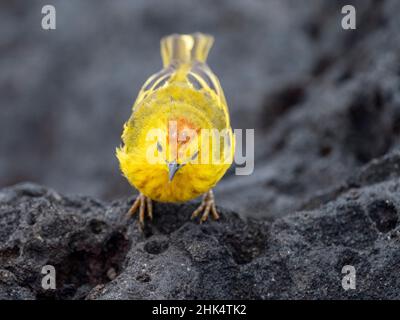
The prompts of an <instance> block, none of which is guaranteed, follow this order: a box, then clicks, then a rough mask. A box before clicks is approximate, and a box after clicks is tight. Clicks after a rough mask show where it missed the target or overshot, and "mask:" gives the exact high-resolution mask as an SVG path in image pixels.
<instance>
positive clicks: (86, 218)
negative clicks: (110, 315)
mask: <svg viewBox="0 0 400 320" xmlns="http://www.w3.org/2000/svg"><path fill="white" fill-rule="evenodd" d="M399 167H400V153H392V154H390V155H387V156H385V157H383V158H381V159H378V160H374V161H372V162H371V163H369V164H367V165H366V166H364V167H363V168H362V169H361V170H360V171H359V172H357V173H356V174H354V175H353V176H352V177H351V178H349V180H348V182H346V183H343V185H342V186H341V187H340V188H338V189H337V190H336V191H335V192H332V193H330V194H326V195H321V196H318V197H316V198H315V199H313V200H310V202H309V203H307V204H304V207H305V208H306V207H308V208H309V209H308V210H303V211H300V212H297V213H294V214H292V215H289V216H286V217H284V218H278V219H276V220H275V221H273V222H266V221H259V220H253V219H249V220H243V219H242V218H240V217H239V216H238V215H237V214H236V213H233V212H229V211H227V210H224V209H222V208H220V211H221V214H222V218H221V220H220V221H217V222H215V221H209V222H207V223H205V224H202V225H198V224H197V223H195V222H192V221H190V220H189V217H190V214H191V212H192V210H193V209H194V208H195V205H196V203H188V204H182V205H173V204H159V203H156V204H155V208H154V209H155V218H154V221H153V222H152V223H149V224H147V227H146V229H145V232H144V233H142V232H140V231H139V229H138V226H137V223H136V221H135V220H131V221H129V222H127V221H125V220H124V213H125V212H126V211H127V209H128V208H129V205H130V204H131V203H132V200H133V199H131V200H130V201H125V200H121V201H115V202H112V203H102V202H99V201H96V200H94V199H91V198H86V197H74V198H72V197H64V196H60V195H59V194H57V193H56V192H54V191H52V190H48V189H46V188H44V187H41V186H38V185H33V184H22V185H16V186H14V187H11V188H7V189H3V190H2V191H1V192H0V266H1V267H0V298H3V299H33V298H37V299H43V298H64V299H70V298H72V299H79V298H81V299H83V298H86V299H168V298H170V299H200V298H203V299H204V298H210V299H245V298H247V299H273V298H276V299H283V298H296V299H321V298H328V299H347V298H357V299H367V298H390V299H399V298H400V290H399V289H398V288H399V287H400V277H399V274H398V266H399V264H400V249H399V248H400V226H399V224H398V220H399V210H400V200H399V199H400V180H399V173H400V171H399ZM47 264H51V265H54V266H55V269H56V272H57V289H56V290H54V291H52V290H48V291H45V290H43V289H42V288H41V279H42V276H43V275H42V274H41V273H40V271H41V268H42V267H43V266H44V265H47ZM345 265H352V266H354V267H355V269H356V289H355V290H348V291H345V290H344V289H343V288H342V285H341V284H342V277H343V276H344V275H343V274H342V273H341V271H342V268H343V266H345Z"/></svg>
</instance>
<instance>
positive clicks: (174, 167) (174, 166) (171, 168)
mask: <svg viewBox="0 0 400 320" xmlns="http://www.w3.org/2000/svg"><path fill="white" fill-rule="evenodd" d="M180 167H181V165H180V164H179V163H176V161H175V160H174V161H172V162H169V163H168V179H169V181H172V179H173V178H174V176H175V174H176V172H177V171H178V170H179V168H180Z"/></svg>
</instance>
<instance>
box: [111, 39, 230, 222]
mask: <svg viewBox="0 0 400 320" xmlns="http://www.w3.org/2000/svg"><path fill="white" fill-rule="evenodd" d="M213 42H214V39H213V37H212V36H210V35H205V34H201V33H195V34H185V35H178V34H173V35H170V36H167V37H164V38H162V39H161V56H162V60H163V69H162V70H161V71H160V72H158V73H156V74H154V75H152V76H151V77H150V78H149V79H148V80H147V81H146V82H145V84H144V85H143V87H142V89H141V90H140V92H139V94H138V97H137V99H136V101H135V103H134V105H133V108H132V115H131V117H130V118H129V120H128V121H127V122H126V123H125V125H124V130H123V134H122V140H123V146H121V147H120V148H117V150H116V156H117V158H118V160H119V163H120V168H121V171H122V173H123V175H124V176H125V177H126V178H127V179H128V181H129V182H130V183H131V184H132V185H133V186H134V187H135V188H136V189H138V190H139V192H140V194H139V196H138V197H137V199H136V201H135V202H134V203H133V205H132V207H131V209H130V210H129V212H128V216H129V217H130V216H132V215H133V214H134V213H135V212H136V211H137V210H138V209H139V223H140V227H141V228H143V226H144V219H145V212H146V208H147V215H148V216H149V218H150V219H152V217H153V209H152V200H155V201H160V202H184V201H188V200H191V199H194V198H196V197H198V196H200V195H202V194H203V200H202V203H201V205H200V206H199V207H198V208H197V209H196V210H195V211H194V212H193V214H192V219H194V218H196V217H197V216H199V215H200V213H202V216H201V218H200V223H201V222H204V221H206V220H207V218H208V216H209V214H210V213H211V215H212V217H213V218H214V219H218V218H219V215H218V212H217V210H216V207H215V201H214V196H213V193H212V190H211V189H212V188H213V187H214V186H215V185H216V184H217V183H218V181H219V180H220V179H221V178H222V176H223V175H224V174H225V172H226V170H227V169H228V168H229V166H230V165H231V164H232V161H233V154H234V139H233V134H232V129H231V126H230V120H229V112H228V107H227V104H226V100H225V97H224V93H223V90H222V88H221V85H220V83H219V80H218V78H217V77H216V76H215V75H214V73H213V72H212V71H211V70H210V68H209V67H208V65H207V64H206V59H207V56H208V52H209V50H210V48H211V46H212V44H213Z"/></svg>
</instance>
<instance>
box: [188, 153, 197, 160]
mask: <svg viewBox="0 0 400 320" xmlns="http://www.w3.org/2000/svg"><path fill="white" fill-rule="evenodd" d="M198 155H199V151H196V152H195V153H194V154H193V155H192V157H191V158H190V160H194V159H196V158H197V156H198Z"/></svg>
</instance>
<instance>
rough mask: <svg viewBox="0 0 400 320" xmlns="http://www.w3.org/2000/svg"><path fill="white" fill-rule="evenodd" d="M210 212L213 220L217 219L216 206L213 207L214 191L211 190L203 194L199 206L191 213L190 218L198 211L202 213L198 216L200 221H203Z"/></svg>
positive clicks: (197, 213)
mask: <svg viewBox="0 0 400 320" xmlns="http://www.w3.org/2000/svg"><path fill="white" fill-rule="evenodd" d="M210 212H211V215H212V217H213V219H214V220H218V219H219V214H218V212H217V208H216V207H215V200H214V193H213V192H212V190H210V191H208V192H207V193H205V194H204V195H203V200H202V201H201V204H200V206H199V207H198V208H197V209H196V210H195V211H194V212H193V213H192V218H191V219H195V218H196V217H197V216H199V215H200V213H203V214H202V216H201V218H200V223H203V222H204V221H206V220H207V218H208V216H209V214H210Z"/></svg>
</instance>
